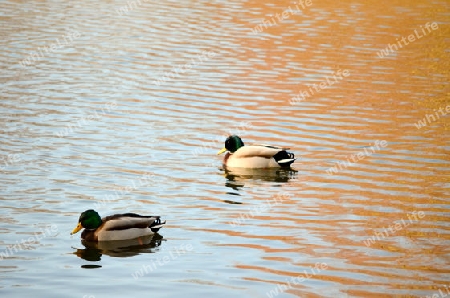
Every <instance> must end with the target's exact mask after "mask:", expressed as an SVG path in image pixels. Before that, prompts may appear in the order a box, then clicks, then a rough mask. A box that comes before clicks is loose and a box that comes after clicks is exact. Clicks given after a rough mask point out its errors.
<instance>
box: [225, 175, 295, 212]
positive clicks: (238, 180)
mask: <svg viewBox="0 0 450 298" xmlns="http://www.w3.org/2000/svg"><path fill="white" fill-rule="evenodd" d="M220 170H221V171H223V172H224V176H225V178H226V179H227V180H226V181H225V186H226V187H229V188H231V189H233V191H229V192H227V194H229V195H235V196H240V193H239V192H240V191H241V190H242V189H243V188H244V187H245V184H246V182H251V181H255V180H260V181H266V182H277V183H286V182H288V181H289V180H292V179H297V172H298V171H297V170H294V169H292V168H278V169H277V168H266V169H247V168H227V167H225V166H224V167H223V168H222V169H220ZM226 203H229V204H240V203H238V202H235V201H229V200H226Z"/></svg>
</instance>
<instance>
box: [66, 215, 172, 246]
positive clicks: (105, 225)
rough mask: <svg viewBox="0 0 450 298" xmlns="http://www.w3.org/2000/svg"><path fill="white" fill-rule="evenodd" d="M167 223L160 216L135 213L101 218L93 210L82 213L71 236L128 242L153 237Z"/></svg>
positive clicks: (95, 240) (89, 239) (87, 239)
mask: <svg viewBox="0 0 450 298" xmlns="http://www.w3.org/2000/svg"><path fill="white" fill-rule="evenodd" d="M165 223H166V222H165V221H164V222H161V219H160V217H159V216H143V215H139V214H135V213H123V214H115V215H110V216H107V217H104V218H101V217H100V215H98V213H97V212H96V211H94V210H92V209H89V210H86V211H84V212H83V213H81V215H80V218H79V219H78V225H77V226H76V228H75V229H73V231H72V233H70V234H71V235H73V234H75V233H78V232H79V231H80V230H81V229H83V228H84V231H83V232H82V233H81V239H84V240H86V241H94V242H97V241H111V240H128V239H135V238H138V237H142V236H148V235H152V234H154V233H156V232H158V230H159V229H160V228H162V226H163V225H164V224H165Z"/></svg>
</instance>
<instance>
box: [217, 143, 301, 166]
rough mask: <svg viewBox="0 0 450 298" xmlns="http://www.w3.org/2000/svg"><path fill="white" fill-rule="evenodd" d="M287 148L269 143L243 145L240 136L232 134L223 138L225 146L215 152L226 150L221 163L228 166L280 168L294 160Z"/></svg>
mask: <svg viewBox="0 0 450 298" xmlns="http://www.w3.org/2000/svg"><path fill="white" fill-rule="evenodd" d="M288 149H289V148H281V147H277V146H269V145H250V146H245V145H244V142H242V140H241V138H240V137H238V136H236V135H232V136H229V137H228V138H227V139H226V140H225V147H224V148H223V149H222V150H220V151H219V152H218V153H217V154H218V155H219V154H222V153H224V152H226V151H228V152H227V154H226V155H225V157H224V159H223V164H224V165H225V166H227V167H230V168H280V167H290V165H291V164H292V163H293V162H294V161H295V160H296V158H295V157H294V154H293V153H290V152H287V151H286V150H288Z"/></svg>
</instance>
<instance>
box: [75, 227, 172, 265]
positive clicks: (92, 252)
mask: <svg viewBox="0 0 450 298" xmlns="http://www.w3.org/2000/svg"><path fill="white" fill-rule="evenodd" d="M162 241H163V237H162V236H161V235H160V234H158V233H155V234H153V235H149V236H144V237H139V238H136V239H130V240H115V241H101V242H89V241H86V240H82V241H81V243H82V244H83V245H84V247H85V248H84V249H77V250H76V251H75V252H74V253H73V254H74V255H76V256H78V257H80V258H82V259H84V260H86V261H91V262H98V261H100V260H101V257H102V255H104V254H105V255H107V256H110V257H116V258H127V257H133V256H136V255H139V254H144V253H153V252H154V250H153V249H154V248H155V247H158V246H160V245H161V243H162Z"/></svg>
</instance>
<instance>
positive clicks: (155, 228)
mask: <svg viewBox="0 0 450 298" xmlns="http://www.w3.org/2000/svg"><path fill="white" fill-rule="evenodd" d="M165 224H166V221H161V219H160V218H159V216H158V217H157V218H156V220H155V221H154V222H153V223H152V224H151V225H150V227H149V228H150V229H151V230H152V232H153V233H156V232H158V231H159V229H161V228H162V227H163V225H165Z"/></svg>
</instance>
